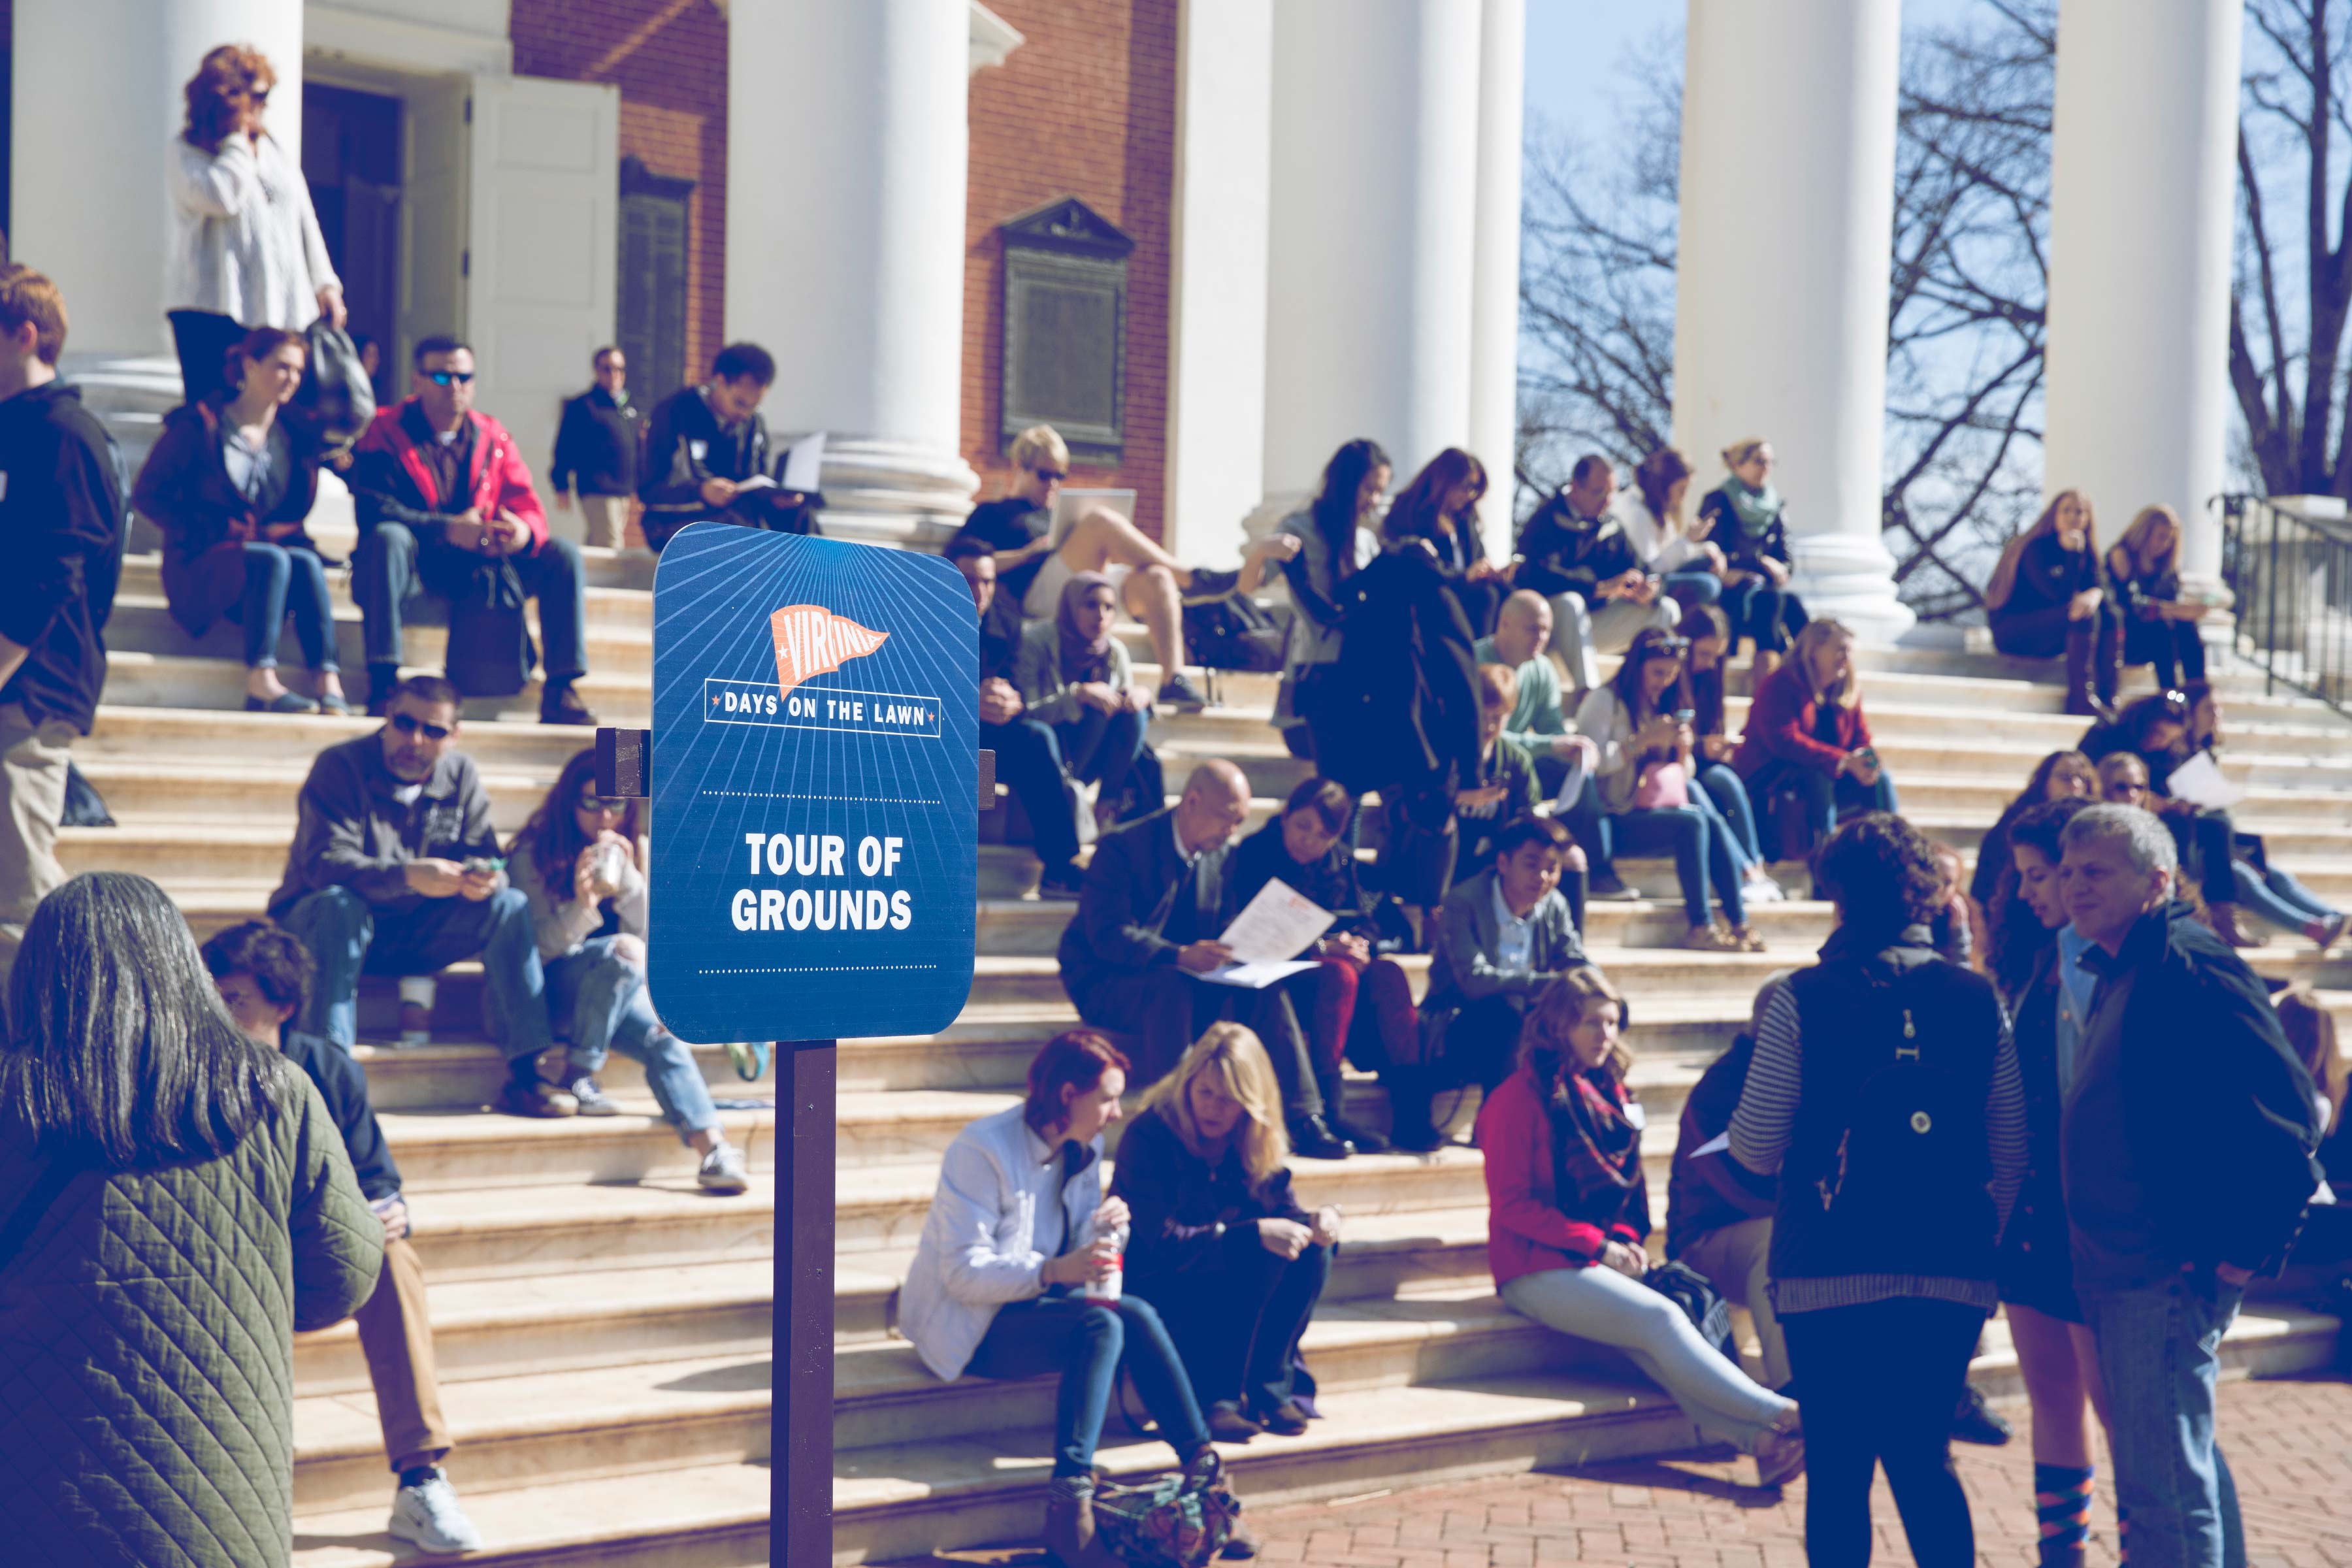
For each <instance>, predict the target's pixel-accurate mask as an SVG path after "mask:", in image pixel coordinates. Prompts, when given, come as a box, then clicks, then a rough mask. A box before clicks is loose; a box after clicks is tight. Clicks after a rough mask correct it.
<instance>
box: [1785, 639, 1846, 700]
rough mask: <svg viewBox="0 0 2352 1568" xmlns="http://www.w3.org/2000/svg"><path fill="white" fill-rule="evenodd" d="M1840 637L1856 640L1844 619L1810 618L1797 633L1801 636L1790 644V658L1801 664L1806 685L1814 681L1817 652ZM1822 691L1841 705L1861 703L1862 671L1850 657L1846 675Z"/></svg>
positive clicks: (1792, 661)
mask: <svg viewBox="0 0 2352 1568" xmlns="http://www.w3.org/2000/svg"><path fill="white" fill-rule="evenodd" d="M1837 637H1843V638H1844V639H1845V640H1846V641H1848V642H1852V641H1853V640H1854V636H1853V630H1852V628H1850V627H1848V626H1846V624H1845V623H1844V622H1843V621H1831V620H1821V621H1810V622H1808V623H1806V626H1805V629H1804V630H1803V631H1801V632H1799V633H1798V634H1797V640H1796V641H1795V642H1794V643H1792V644H1790V647H1789V662H1790V664H1793V665H1795V666H1796V667H1797V676H1798V679H1801V680H1802V681H1804V683H1805V684H1806V686H1808V687H1811V685H1812V683H1813V655H1814V654H1816V653H1818V652H1820V651H1821V647H1822V644H1823V643H1826V642H1829V641H1831V640H1832V639H1834V638H1837ZM1818 695H1820V696H1822V697H1826V698H1828V699H1829V700H1831V701H1832V702H1834V703H1836V704H1837V705H1838V706H1839V707H1841V708H1859V707H1861V706H1862V671H1861V670H1859V669H1857V668H1854V666H1853V662H1852V661H1851V660H1849V661H1848V662H1847V664H1846V667H1845V679H1843V680H1841V681H1839V682H1838V683H1837V685H1835V686H1834V687H1832V688H1831V689H1829V690H1827V691H1823V692H1821V693H1819V694H1818Z"/></svg>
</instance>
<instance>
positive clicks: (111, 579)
mask: <svg viewBox="0 0 2352 1568" xmlns="http://www.w3.org/2000/svg"><path fill="white" fill-rule="evenodd" d="M123 488H124V475H123V471H122V464H121V458H119V457H118V456H117V455H116V453H115V450H114V445H113V443H112V442H111V441H110V440H109V439H108V437H107V434H106V427H105V426H102V425H100V423H99V422H98V417H97V416H95V415H93V414H91V413H90V412H89V410H88V409H86V408H84V407H83V406H82V403H81V392H80V389H79V388H78V387H74V386H69V385H68V384H66V383H64V382H62V381H52V382H49V383H48V384H46V385H42V386H37V387H33V388H30V389H29V390H27V391H25V392H20V393H18V394H17V395H16V396H14V397H11V398H8V399H6V400H5V401H0V637H7V638H8V640H9V641H11V642H14V643H18V644H21V645H22V646H23V647H25V648H26V649H27V650H28V651H27V652H26V656H25V662H24V663H23V664H22V665H21V666H19V667H18V668H17V670H16V674H14V675H13V676H11V677H9V678H8V683H7V684H6V685H5V686H0V703H6V702H20V703H22V704H24V708H25V714H26V717H27V718H28V719H30V720H31V721H33V722H34V723H36V724H38V723H41V722H44V721H47V720H51V719H62V720H65V721H68V723H70V724H72V725H73V727H74V728H75V729H77V730H79V731H81V732H82V733H83V734H85V735H87V734H88V733H89V726H90V721H91V719H92V718H93V717H94V716H95V715H96V714H97V712H98V698H99V693H100V691H101V690H103V689H105V686H106V640H105V638H104V637H103V636H101V635H100V634H101V633H102V632H103V631H104V630H105V627H106V617H107V616H108V615H109V614H110V612H111V611H112V610H113V608H114V588H115V584H116V583H117V581H118V580H119V579H120V578H121V574H122V546H123V529H122V491H123Z"/></svg>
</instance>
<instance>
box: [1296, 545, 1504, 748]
mask: <svg viewBox="0 0 2352 1568" xmlns="http://www.w3.org/2000/svg"><path fill="white" fill-rule="evenodd" d="M1349 587H1350V589H1351V591H1352V592H1353V593H1354V594H1355V595H1356V604H1355V608H1354V609H1353V610H1352V611H1351V612H1350V614H1349V619H1348V637H1347V641H1346V643H1345V644H1344V646H1343V647H1342V648H1341V650H1340V655H1339V663H1338V664H1336V665H1335V666H1333V667H1332V668H1333V669H1334V670H1335V671H1336V672H1337V674H1336V675H1335V676H1334V677H1330V678H1327V684H1328V690H1327V691H1326V693H1325V694H1324V696H1323V698H1322V703H1323V706H1322V708H1321V710H1320V711H1319V713H1318V718H1317V734H1318V738H1319V739H1320V740H1321V742H1323V743H1324V744H1326V745H1327V746H1328V748H1329V750H1330V752H1332V753H1333V754H1329V755H1324V756H1320V757H1318V759H1317V761H1318V764H1319V765H1320V766H1321V768H1322V770H1323V772H1324V773H1327V774H1328V775H1329V776H1330V777H1332V778H1335V779H1338V780H1339V782H1340V783H1341V784H1346V785H1347V786H1348V787H1349V789H1351V790H1355V791H1358V792H1361V791H1363V790H1367V789H1388V788H1394V787H1396V786H1398V785H1401V784H1402V785H1412V786H1416V787H1420V788H1424V789H1427V790H1429V791H1432V792H1436V793H1446V792H1450V791H1451V790H1453V789H1454V788H1455V787H1457V786H1459V785H1460V784H1462V783H1463V782H1464V781H1465V780H1468V779H1471V778H1475V776H1476V775H1477V773H1478V679H1477V678H1478V656H1477V652H1476V642H1477V639H1476V638H1475V637H1474V636H1473V635H1472V633H1471V630H1470V622H1469V620H1468V618H1467V617H1465V616H1464V615H1463V613H1462V602H1461V600H1460V599H1459V598H1457V597H1456V596H1455V595H1454V592H1453V590H1452V589H1451V587H1450V586H1449V585H1448V583H1447V579H1446V577H1445V574H1444V570H1443V568H1441V567H1440V566H1439V565H1438V563H1436V562H1434V561H1432V560H1431V559H1430V558H1429V556H1428V555H1427V554H1426V553H1425V552H1423V551H1422V550H1420V549H1418V548H1415V547H1412V546H1409V545H1408V546H1402V547H1399V548H1396V549H1392V550H1390V551H1388V552H1386V553H1384V554H1382V555H1381V557H1380V559H1378V560H1376V561H1374V562H1373V563H1371V564H1370V565H1369V566H1367V567H1365V568H1364V569H1363V570H1362V571H1361V572H1359V573H1357V574H1355V575H1354V576H1353V577H1351V578H1349Z"/></svg>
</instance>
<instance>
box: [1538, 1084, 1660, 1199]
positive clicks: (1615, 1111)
mask: <svg viewBox="0 0 2352 1568" xmlns="http://www.w3.org/2000/svg"><path fill="white" fill-rule="evenodd" d="M1599 1077H1600V1075H1599V1074H1598V1073H1570V1074H1569V1075H1568V1076H1567V1077H1566V1078H1565V1079H1563V1080H1562V1081H1561V1082H1560V1083H1559V1087H1558V1088H1556V1089H1553V1090H1552V1091H1551V1092H1550V1093H1549V1094H1548V1095H1546V1096H1545V1097H1544V1111H1545V1113H1546V1115H1547V1117H1548V1118H1549V1121H1550V1122H1551V1158H1552V1200H1553V1201H1554V1202H1555V1203H1557V1204H1558V1205H1559V1208H1560V1212H1561V1213H1562V1214H1565V1215H1570V1216H1571V1217H1580V1216H1583V1215H1591V1214H1593V1213H1595V1212H1596V1211H1599V1210H1601V1209H1604V1208H1605V1209H1609V1210H1610V1212H1611V1215H1612V1218H1613V1217H1614V1215H1615V1213H1616V1212H1617V1211H1619V1210H1622V1207H1623V1206H1624V1202H1625V1194H1627V1193H1628V1192H1631V1191H1632V1190H1633V1185H1634V1184H1635V1183H1637V1182H1640V1181H1642V1180H1643V1173H1642V1163H1641V1144H1642V1134H1641V1131H1640V1130H1639V1129H1637V1128H1636V1127H1634V1125H1633V1121H1632V1119H1631V1118H1629V1117H1628V1116H1627V1115H1626V1114H1625V1112H1624V1110H1622V1108H1621V1107H1620V1106H1619V1105H1618V1104H1617V1103H1616V1102H1615V1101H1614V1100H1612V1099H1611V1098H1610V1096H1609V1094H1608V1093H1607V1092H1606V1091H1605V1090H1603V1089H1601V1085H1600V1083H1599V1081H1598V1079H1599ZM1601 1228H1603V1229H1604V1230H1605V1229H1607V1228H1608V1227H1607V1226H1606V1225H1604V1226H1602V1227H1601Z"/></svg>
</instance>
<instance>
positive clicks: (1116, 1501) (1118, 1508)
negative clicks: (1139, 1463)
mask: <svg viewBox="0 0 2352 1568" xmlns="http://www.w3.org/2000/svg"><path fill="white" fill-rule="evenodd" d="M1241 1512H1242V1504H1241V1500H1240V1499H1239V1498H1237V1497H1235V1496H1234V1492H1233V1488H1232V1487H1230V1486H1228V1485H1227V1484H1226V1482H1225V1467H1224V1461H1223V1459H1222V1458H1219V1457H1218V1455H1217V1452H1216V1450H1215V1449H1213V1448H1212V1449H1209V1450H1207V1451H1206V1452H1204V1453H1202V1454H1201V1455H1200V1456H1199V1457H1197V1458H1194V1459H1193V1461H1192V1463H1191V1464H1189V1465H1187V1466H1186V1467H1185V1468H1184V1472H1183V1474H1181V1475H1176V1476H1161V1477H1159V1478H1157V1479H1152V1480H1149V1481H1143V1482H1139V1483H1135V1484H1131V1485H1130V1484H1128V1483H1124V1482H1118V1481H1097V1483H1096V1485H1095V1536H1096V1539H1097V1541H1098V1542H1101V1544H1102V1545H1103V1546H1105V1547H1107V1548H1108V1550H1109V1552H1110V1553H1111V1555H1112V1556H1114V1557H1116V1558H1118V1560H1119V1562H1121V1563H1125V1564H1126V1565H1127V1568H1208V1564H1210V1563H1213V1562H1215V1561H1216V1559H1217V1556H1218V1554H1219V1553H1220V1552H1223V1551H1224V1549H1225V1543H1226V1542H1229V1541H1231V1540H1232V1539H1233V1538H1234V1524H1235V1522H1236V1521H1239V1520H1240V1518H1241Z"/></svg>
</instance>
